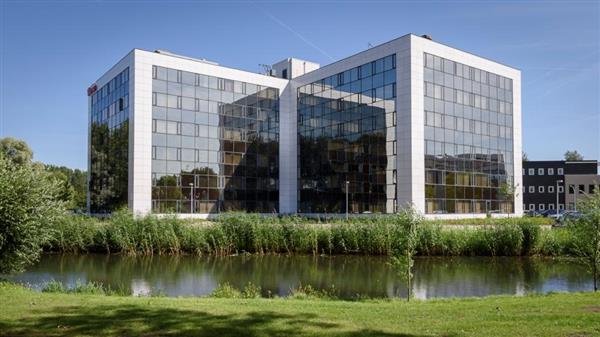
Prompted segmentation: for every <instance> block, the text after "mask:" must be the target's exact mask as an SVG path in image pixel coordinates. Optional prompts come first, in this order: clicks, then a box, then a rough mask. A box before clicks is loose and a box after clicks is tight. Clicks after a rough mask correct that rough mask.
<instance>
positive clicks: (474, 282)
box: [11, 255, 592, 299]
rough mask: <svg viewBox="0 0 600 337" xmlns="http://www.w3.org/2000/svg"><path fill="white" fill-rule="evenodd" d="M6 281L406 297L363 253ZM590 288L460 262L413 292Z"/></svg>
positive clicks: (65, 266)
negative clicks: (307, 288)
mask: <svg viewBox="0 0 600 337" xmlns="http://www.w3.org/2000/svg"><path fill="white" fill-rule="evenodd" d="M11 278H12V279H14V280H16V281H18V282H22V283H29V284H30V285H31V286H32V287H33V288H36V289H40V288H41V287H42V286H43V284H44V283H45V282H47V281H49V280H52V279H54V280H57V281H61V282H64V283H65V284H67V285H68V286H73V285H75V283H76V282H77V281H81V282H88V281H95V282H101V283H103V284H105V285H109V286H110V287H111V288H113V289H125V290H127V291H128V292H130V293H131V294H133V295H148V294H150V293H152V292H161V293H164V294H165V295H167V296H199V295H206V294H208V293H210V292H211V291H212V290H213V289H214V288H215V287H216V286H217V285H218V284H219V283H224V282H229V283H230V284H232V285H233V286H235V287H238V288H242V287H243V286H244V285H246V284H247V283H248V282H252V283H253V284H257V285H260V286H261V287H262V289H263V295H265V296H268V295H269V294H272V295H279V296H286V295H288V294H289V292H290V289H292V288H295V287H298V286H299V285H301V284H302V285H308V284H310V285H311V286H313V287H315V288H319V289H331V288H334V289H335V290H336V291H337V293H338V294H339V296H340V297H343V298H355V297H356V296H357V295H358V294H360V295H367V296H370V297H394V296H405V294H406V288H405V287H404V286H403V283H402V281H401V280H400V279H399V278H398V277H397V275H396V273H395V271H394V270H392V268H391V267H390V266H389V265H388V264H387V259H386V258H383V257H367V256H275V255H269V256H231V257H208V256H205V257H197V256H149V257H127V256H117V255H111V256H109V255H47V256H44V257H43V258H42V260H41V261H40V262H39V263H38V264H37V265H35V266H33V267H31V268H30V269H29V270H28V271H27V272H25V273H22V274H19V275H16V276H13V277H11ZM591 289H592V282H591V277H590V276H589V274H588V273H587V272H586V269H585V267H583V266H581V265H578V264H575V263H573V262H570V261H564V260H550V259H526V258H495V259H494V258H480V257H461V258H419V259H417V261H416V263H415V279H414V289H413V291H414V294H415V296H416V297H417V298H423V299H424V298H432V297H465V296H486V295H494V294H517V295H523V294H527V293H532V292H548V291H583V290H591Z"/></svg>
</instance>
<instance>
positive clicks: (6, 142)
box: [0, 137, 33, 165]
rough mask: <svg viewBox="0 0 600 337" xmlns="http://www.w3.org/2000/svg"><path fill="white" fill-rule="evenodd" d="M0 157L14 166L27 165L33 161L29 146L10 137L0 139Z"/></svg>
mask: <svg viewBox="0 0 600 337" xmlns="http://www.w3.org/2000/svg"><path fill="white" fill-rule="evenodd" d="M0 155H1V156H4V158H6V159H8V160H9V161H11V162H13V163H14V164H16V165H29V164H31V160H32V159H33V151H31V148H30V147H29V145H27V143H26V142H25V141H22V140H20V139H15V138H12V137H6V138H0Z"/></svg>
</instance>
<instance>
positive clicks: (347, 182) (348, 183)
mask: <svg viewBox="0 0 600 337" xmlns="http://www.w3.org/2000/svg"><path fill="white" fill-rule="evenodd" d="M349 185H350V182H349V181H348V180H346V220H348V186H349Z"/></svg>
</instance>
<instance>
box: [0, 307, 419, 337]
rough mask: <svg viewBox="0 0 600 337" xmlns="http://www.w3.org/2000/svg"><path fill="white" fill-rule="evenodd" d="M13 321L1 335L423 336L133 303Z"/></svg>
mask: <svg viewBox="0 0 600 337" xmlns="http://www.w3.org/2000/svg"><path fill="white" fill-rule="evenodd" d="M33 314H34V317H33V318H28V319H23V320H20V321H17V322H7V321H2V320H0V336H14V337H18V336H94V337H96V336H190V337H191V336H197V337H204V336H223V337H229V336H231V337H234V336H235V337H239V336H248V337H258V336H309V335H310V336H316V335H321V334H322V335H327V336H334V337H350V336H384V337H425V336H417V335H407V334H401V333H389V332H384V331H379V330H366V329H352V328H348V327H345V326H339V325H338V324H332V323H329V322H325V321H324V320H321V319H320V318H319V316H318V315H316V314H310V313H299V314H294V315H289V314H282V313H276V312H272V311H260V312H249V313H245V314H240V315H232V314H221V315H219V314H212V313H207V312H203V311H195V310H181V309H168V308H144V307H140V306H135V305H109V306H99V307H93V308H90V307H81V306H70V307H60V308H57V309H56V310H54V311H53V312H48V311H38V312H36V311H35V310H34V312H33Z"/></svg>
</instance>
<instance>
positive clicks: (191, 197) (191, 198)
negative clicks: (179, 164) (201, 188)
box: [190, 183, 194, 214]
mask: <svg viewBox="0 0 600 337" xmlns="http://www.w3.org/2000/svg"><path fill="white" fill-rule="evenodd" d="M190 213H191V214H193V213H194V183H190Z"/></svg>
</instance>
